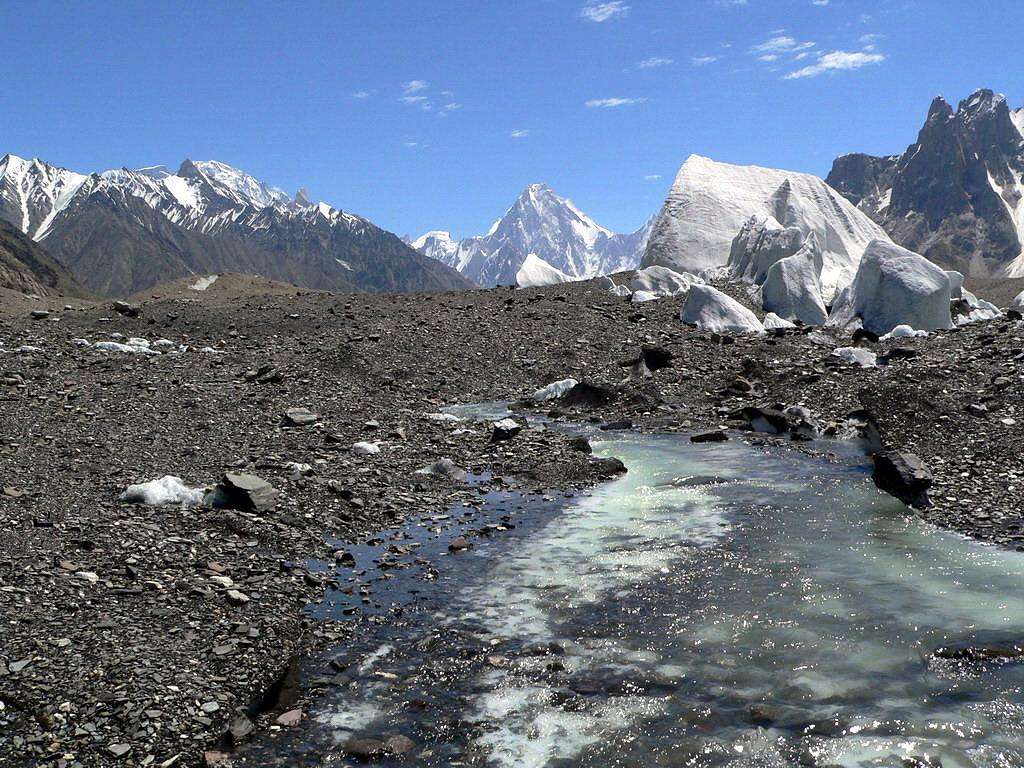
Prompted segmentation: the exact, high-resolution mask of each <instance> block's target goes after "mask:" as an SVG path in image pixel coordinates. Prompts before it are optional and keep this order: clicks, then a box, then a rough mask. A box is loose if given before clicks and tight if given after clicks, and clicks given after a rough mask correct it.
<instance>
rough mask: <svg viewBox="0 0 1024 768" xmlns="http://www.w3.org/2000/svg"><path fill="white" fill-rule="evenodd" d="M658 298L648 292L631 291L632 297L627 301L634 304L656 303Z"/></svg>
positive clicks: (656, 295)
mask: <svg viewBox="0 0 1024 768" xmlns="http://www.w3.org/2000/svg"><path fill="white" fill-rule="evenodd" d="M660 298H661V296H659V295H658V294H656V293H651V292H650V291H633V295H632V296H630V298H629V300H630V301H631V302H633V303H634V304H644V303H646V302H648V301H657V300H658V299H660Z"/></svg>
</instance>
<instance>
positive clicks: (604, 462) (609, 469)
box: [591, 456, 629, 477]
mask: <svg viewBox="0 0 1024 768" xmlns="http://www.w3.org/2000/svg"><path fill="white" fill-rule="evenodd" d="M591 463H592V464H593V466H594V469H595V471H596V472H597V475H598V477H616V476H617V475H624V474H625V473H626V472H628V471H629V470H628V469H626V465H625V464H623V463H622V462H621V461H619V460H618V459H616V458H615V457H614V456H612V457H609V458H607V459H593V460H592V462H591Z"/></svg>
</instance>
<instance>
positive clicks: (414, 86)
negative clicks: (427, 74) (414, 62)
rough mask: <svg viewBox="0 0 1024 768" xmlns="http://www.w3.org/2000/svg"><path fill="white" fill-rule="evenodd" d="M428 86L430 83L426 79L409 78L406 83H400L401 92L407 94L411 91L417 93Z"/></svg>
mask: <svg viewBox="0 0 1024 768" xmlns="http://www.w3.org/2000/svg"><path fill="white" fill-rule="evenodd" d="M429 87H430V83H428V82H427V81H426V80H409V81H408V82H406V83H402V93H404V94H406V95H409V94H412V93H419V92H420V91H425V90H426V89H427V88H429Z"/></svg>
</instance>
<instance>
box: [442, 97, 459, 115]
mask: <svg viewBox="0 0 1024 768" xmlns="http://www.w3.org/2000/svg"><path fill="white" fill-rule="evenodd" d="M460 109H462V105H461V104H459V102H457V101H450V102H448V103H447V104H445V105H444V106H443V107H441V112H440V114H441V117H445V116H447V115H448V114H449V113H451V112H456V111H458V110H460Z"/></svg>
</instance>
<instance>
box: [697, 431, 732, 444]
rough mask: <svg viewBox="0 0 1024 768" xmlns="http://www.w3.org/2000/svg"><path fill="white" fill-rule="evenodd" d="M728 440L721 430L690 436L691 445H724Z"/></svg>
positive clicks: (727, 436)
mask: <svg viewBox="0 0 1024 768" xmlns="http://www.w3.org/2000/svg"><path fill="white" fill-rule="evenodd" d="M728 439H729V435H727V434H726V433H725V432H724V431H723V430H721V429H715V430H712V431H710V432H698V433H697V434H695V435H690V442H691V443H724V442H726V441H727V440H728Z"/></svg>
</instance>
